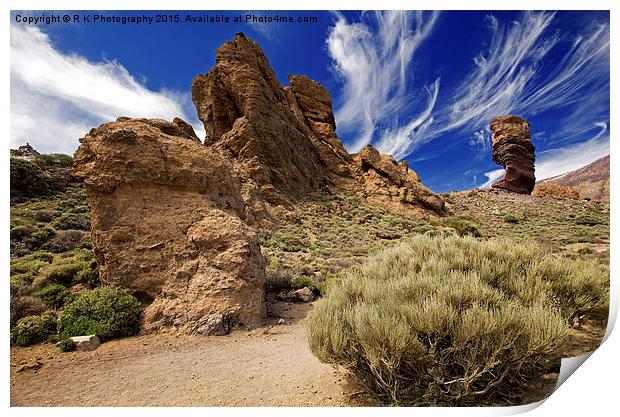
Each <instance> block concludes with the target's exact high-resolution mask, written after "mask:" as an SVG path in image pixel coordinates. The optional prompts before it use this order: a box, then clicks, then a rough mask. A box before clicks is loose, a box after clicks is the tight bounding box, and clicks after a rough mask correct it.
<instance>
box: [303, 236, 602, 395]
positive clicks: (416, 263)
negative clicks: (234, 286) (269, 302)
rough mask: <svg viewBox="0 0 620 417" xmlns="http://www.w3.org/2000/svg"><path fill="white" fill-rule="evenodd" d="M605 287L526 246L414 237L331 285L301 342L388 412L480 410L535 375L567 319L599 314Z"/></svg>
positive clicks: (582, 265) (576, 267)
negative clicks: (414, 407) (403, 407)
mask: <svg viewBox="0 0 620 417" xmlns="http://www.w3.org/2000/svg"><path fill="white" fill-rule="evenodd" d="M608 281H609V271H608V269H606V268H605V267H602V266H601V265H600V264H598V263H596V262H586V261H572V260H569V259H563V258H557V257H556V256H554V255H552V254H549V253H547V252H546V251H545V250H543V249H542V248H540V247H537V246H536V245H533V244H518V243H515V242H514V241H511V240H497V241H485V242H480V241H478V240H476V239H473V238H471V237H469V238H456V237H449V238H441V237H436V238H432V237H429V236H417V237H415V238H413V239H412V240H411V241H409V242H406V243H402V244H399V245H397V246H396V247H394V248H392V249H389V250H386V251H384V252H382V253H380V254H378V255H376V256H374V257H372V258H369V260H368V261H367V262H366V263H365V264H363V265H361V266H359V267H355V268H352V269H350V270H348V271H346V272H345V273H344V274H343V275H342V277H341V278H339V279H337V280H331V281H330V285H329V291H328V292H327V295H326V298H325V300H324V301H323V302H322V303H320V304H319V305H317V307H316V308H315V309H314V310H313V311H312V313H311V314H310V316H309V319H308V330H309V331H308V335H309V336H308V337H309V344H310V348H311V350H312V352H313V353H314V354H315V355H316V356H317V357H318V358H319V359H320V360H321V361H323V362H326V363H331V364H334V365H338V366H342V367H344V368H345V369H347V370H348V371H349V373H350V375H351V376H352V377H353V378H354V379H355V380H357V381H358V382H359V383H361V384H362V385H363V386H365V387H366V388H367V390H368V391H369V392H370V393H372V394H374V395H376V396H378V397H379V398H382V399H385V400H388V401H392V402H395V403H397V404H427V405H469V404H476V405H480V404H485V403H492V402H494V401H497V400H498V399H502V398H506V397H509V396H512V395H514V394H515V393H518V392H519V390H520V389H522V388H523V387H524V384H526V383H527V382H528V381H530V380H532V379H533V378H536V377H538V376H539V375H540V374H541V373H542V372H543V369H544V367H545V366H548V364H547V361H548V360H549V359H550V357H551V356H552V355H553V354H554V353H557V352H556V349H557V348H558V347H559V346H560V345H561V343H562V341H563V340H564V338H565V336H566V333H567V329H568V326H567V321H570V320H571V318H573V317H575V316H576V315H580V314H591V313H593V312H595V311H601V310H604V309H605V308H607V307H608V302H609V299H608V296H609V293H608ZM558 307H559V308H560V309H558Z"/></svg>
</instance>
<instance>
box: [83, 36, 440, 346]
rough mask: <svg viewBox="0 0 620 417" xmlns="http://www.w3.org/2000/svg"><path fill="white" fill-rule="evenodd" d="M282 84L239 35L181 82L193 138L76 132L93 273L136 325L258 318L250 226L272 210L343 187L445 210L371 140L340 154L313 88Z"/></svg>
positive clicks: (154, 130) (217, 330)
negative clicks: (123, 294)
mask: <svg viewBox="0 0 620 417" xmlns="http://www.w3.org/2000/svg"><path fill="white" fill-rule="evenodd" d="M289 81H290V85H289V86H287V87H282V86H281V85H280V83H279V81H278V79H277V78H276V76H275V74H274V72H273V70H272V68H271V66H270V65H269V62H268V61H267V58H266V57H265V54H264V53H263V51H262V49H261V48H260V47H259V46H258V44H257V43H255V42H253V41H251V40H250V39H247V38H246V37H245V36H244V35H243V34H237V36H236V37H235V39H234V40H232V41H229V42H226V43H225V44H224V45H223V46H221V47H220V48H219V49H218V50H217V53H216V65H215V66H214V67H213V68H212V69H211V70H210V71H209V72H208V73H206V74H204V75H199V76H197V77H196V78H195V79H194V81H193V84H192V98H193V101H194V104H195V105H196V109H197V111H198V116H199V118H200V119H201V120H202V121H203V123H204V126H205V131H206V138H205V140H204V144H203V143H201V142H200V140H199V139H198V138H197V137H196V135H195V133H194V131H193V129H192V128H191V126H190V125H189V124H187V123H185V122H184V121H182V120H181V119H178V118H177V119H174V120H173V122H172V123H169V122H166V121H164V120H159V119H129V118H119V119H118V120H117V121H116V122H113V123H106V124H104V125H102V126H100V127H98V128H96V129H92V130H91V131H90V132H89V133H88V134H87V135H86V136H85V137H84V138H83V139H82V140H81V146H80V148H79V149H78V151H77V152H76V154H75V172H76V176H78V178H80V179H82V180H83V181H84V183H85V184H86V188H87V190H88V193H89V197H90V201H91V212H92V214H91V215H92V221H91V225H92V237H93V249H94V252H95V255H96V257H97V261H98V264H99V269H100V274H101V280H102V281H103V282H104V283H107V284H113V285H118V286H122V287H125V288H128V289H129V290H130V291H132V292H133V293H134V294H136V295H137V296H138V297H139V298H141V299H142V300H143V301H144V303H145V304H147V305H148V306H147V307H146V309H145V312H144V330H146V331H157V330H160V329H176V330H182V331H186V332H189V333H201V334H224V333H226V332H227V331H228V330H230V328H231V327H232V326H234V325H235V324H244V325H247V326H254V325H256V324H257V323H259V322H260V320H261V316H262V312H263V310H264V308H263V298H264V294H263V283H264V277H265V261H264V259H263V256H262V254H261V252H260V247H259V245H258V243H257V240H256V237H255V234H254V231H253V229H252V227H255V226H257V225H258V226H259V225H261V224H263V222H269V219H270V210H271V209H272V208H273V207H275V206H284V207H292V205H294V204H295V201H297V200H299V199H300V198H304V197H306V196H308V195H310V194H312V193H343V194H349V195H357V196H359V197H362V198H365V199H366V200H367V201H368V202H369V203H370V204H376V205H381V206H383V207H385V208H387V209H388V210H392V211H394V212H398V213H401V214H404V215H406V216H410V217H413V218H420V217H430V216H436V215H438V214H442V213H444V202H443V200H442V199H441V198H440V197H438V196H436V195H435V194H433V193H432V192H431V191H430V190H429V189H427V188H426V187H424V186H423V185H422V184H421V183H420V181H419V178H418V176H417V175H416V174H415V172H414V171H413V170H411V169H409V167H407V166H406V164H403V163H401V164H398V163H397V162H396V161H395V160H394V159H393V158H392V157H391V156H388V155H381V154H379V152H378V151H377V150H376V149H374V148H372V147H371V146H368V147H366V148H364V149H363V150H362V151H361V152H360V153H359V154H357V155H350V154H349V153H347V151H346V150H345V149H344V147H343V145H342V143H341V142H340V140H339V139H338V136H337V135H336V122H335V119H334V115H333V112H332V107H331V97H330V95H329V93H328V92H327V90H325V88H323V86H321V85H320V84H319V83H317V82H315V81H312V80H310V79H309V78H307V77H304V76H299V75H291V76H289Z"/></svg>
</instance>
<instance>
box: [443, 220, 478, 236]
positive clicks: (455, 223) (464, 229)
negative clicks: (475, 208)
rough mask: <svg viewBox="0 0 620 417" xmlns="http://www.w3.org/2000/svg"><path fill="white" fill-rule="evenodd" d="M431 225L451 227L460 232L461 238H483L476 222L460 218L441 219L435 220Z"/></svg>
mask: <svg viewBox="0 0 620 417" xmlns="http://www.w3.org/2000/svg"><path fill="white" fill-rule="evenodd" d="M431 223H432V224H433V225H435V226H443V227H451V228H453V229H455V230H456V231H457V232H458V234H459V236H474V237H480V236H482V234H481V233H480V230H478V226H477V225H476V224H475V223H474V222H472V221H470V220H467V219H463V218H460V217H456V216H448V217H440V218H438V219H436V220H433V221H432V222H431Z"/></svg>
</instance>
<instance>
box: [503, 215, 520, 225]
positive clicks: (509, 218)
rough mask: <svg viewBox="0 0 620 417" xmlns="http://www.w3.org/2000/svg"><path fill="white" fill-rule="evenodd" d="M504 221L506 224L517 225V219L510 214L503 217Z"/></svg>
mask: <svg viewBox="0 0 620 417" xmlns="http://www.w3.org/2000/svg"><path fill="white" fill-rule="evenodd" d="M504 221H505V222H506V223H519V219H518V218H517V216H515V215H514V214H510V213H508V214H505V215H504Z"/></svg>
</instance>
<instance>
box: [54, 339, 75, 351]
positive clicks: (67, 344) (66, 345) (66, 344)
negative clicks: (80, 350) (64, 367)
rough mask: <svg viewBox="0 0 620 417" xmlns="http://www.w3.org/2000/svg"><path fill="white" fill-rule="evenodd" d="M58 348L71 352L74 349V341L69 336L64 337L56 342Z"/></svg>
mask: <svg viewBox="0 0 620 417" xmlns="http://www.w3.org/2000/svg"><path fill="white" fill-rule="evenodd" d="M58 349H60V351H61V352H72V351H74V350H75V343H73V340H71V339H69V338H67V339H64V340H62V341H61V342H59V343H58Z"/></svg>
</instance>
